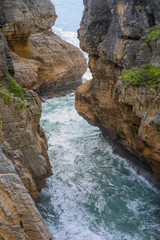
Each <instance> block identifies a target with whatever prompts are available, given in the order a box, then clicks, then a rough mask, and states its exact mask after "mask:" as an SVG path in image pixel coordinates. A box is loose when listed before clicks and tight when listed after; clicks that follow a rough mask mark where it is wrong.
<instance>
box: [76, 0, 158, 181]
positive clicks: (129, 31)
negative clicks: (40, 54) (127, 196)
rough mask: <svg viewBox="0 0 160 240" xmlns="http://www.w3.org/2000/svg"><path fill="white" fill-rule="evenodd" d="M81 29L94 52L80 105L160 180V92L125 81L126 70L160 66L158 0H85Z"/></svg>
mask: <svg viewBox="0 0 160 240" xmlns="http://www.w3.org/2000/svg"><path fill="white" fill-rule="evenodd" d="M84 5H85V11H84V15H83V19H82V22H81V27H80V30H79V39H80V42H81V48H82V49H83V50H84V51H86V52H88V53H89V54H90V61H89V66H90V69H91V72H92V74H93V80H91V81H89V82H87V83H85V84H84V85H82V86H80V87H79V88H78V90H77V93H76V109H77V111H78V113H79V114H80V115H82V116H83V117H84V118H85V119H87V121H88V122H89V123H91V124H93V125H97V126H99V127H100V128H101V130H102V131H103V133H104V134H105V135H107V136H110V137H111V138H112V139H113V141H114V140H116V141H117V142H118V143H119V144H120V145H122V146H123V147H125V149H127V150H128V151H129V152H130V153H131V154H133V155H134V156H136V158H137V159H139V161H140V162H142V163H143V162H144V164H145V163H149V165H150V166H151V168H152V170H153V173H154V176H155V177H156V178H157V179H160V133H159V131H160V129H159V121H160V95H159V94H157V92H156V90H155V89H154V88H152V89H150V90H149V89H148V88H147V87H146V88H145V87H139V86H132V85H130V84H125V83H122V81H121V80H120V76H121V73H122V71H124V70H126V69H130V68H131V67H133V66H134V67H140V66H142V65H144V64H146V63H148V62H151V64H152V65H153V66H160V57H159V54H160V46H159V44H158V40H159V38H158V35H157V36H155V37H153V39H152V41H147V37H148V33H149V32H150V27H153V26H155V25H156V24H158V23H159V22H160V14H159V13H160V11H159V9H160V5H159V1H157V0H155V1H152V2H150V1H133V0H131V1H122V0H119V1H115V0H111V1H109V0H105V1H103V0H100V1H95V0H86V1H84Z"/></svg>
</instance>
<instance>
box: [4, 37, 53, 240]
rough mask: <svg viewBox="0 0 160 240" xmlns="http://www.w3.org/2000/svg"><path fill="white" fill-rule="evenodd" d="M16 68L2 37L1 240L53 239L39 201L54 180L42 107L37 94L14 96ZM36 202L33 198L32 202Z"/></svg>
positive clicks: (28, 92)
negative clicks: (38, 208)
mask: <svg viewBox="0 0 160 240" xmlns="http://www.w3.org/2000/svg"><path fill="white" fill-rule="evenodd" d="M11 75H12V76H14V68H13V64H12V60H11V56H10V51H9V49H8V46H7V42H6V40H5V39H4V37H3V36H2V34H1V33H0V239H3V240H4V239H6V240H7V239H13V240H20V239H27V240H29V239H30V240H36V239H46V240H50V239H52V236H51V234H50V233H49V232H48V230H47V228H46V225H45V223H44V222H43V220H42V217H41V216H40V214H39V212H38V210H37V208H36V206H35V204H34V201H33V199H34V200H38V199H40V198H41V197H40V193H39V191H40V190H41V189H42V188H44V187H45V186H46V181H45V178H46V177H48V176H50V175H51V174H52V171H51V165H50V163H49V159H48V154H47V140H46V136H45V134H44V132H43V129H42V128H41V127H40V116H41V102H40V100H39V98H38V96H37V94H36V93H35V92H33V91H25V99H24V100H22V99H21V98H20V97H17V96H16V94H17V92H18V91H20V90H19V88H16V89H15V90H13V91H9V81H11V82H12V83H13V79H12V78H11ZM31 197H32V198H31Z"/></svg>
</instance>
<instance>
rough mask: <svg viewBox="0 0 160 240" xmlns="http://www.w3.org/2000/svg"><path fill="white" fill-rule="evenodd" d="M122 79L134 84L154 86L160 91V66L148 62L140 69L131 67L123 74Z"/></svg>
mask: <svg viewBox="0 0 160 240" xmlns="http://www.w3.org/2000/svg"><path fill="white" fill-rule="evenodd" d="M121 80H122V82H125V83H130V84H132V85H139V86H148V87H149V88H151V87H154V88H155V89H156V90H157V92H160V67H154V66H152V65H151V64H146V65H144V66H143V67H141V68H139V69H133V68H132V69H129V70H127V71H125V72H123V73H122V74H121Z"/></svg>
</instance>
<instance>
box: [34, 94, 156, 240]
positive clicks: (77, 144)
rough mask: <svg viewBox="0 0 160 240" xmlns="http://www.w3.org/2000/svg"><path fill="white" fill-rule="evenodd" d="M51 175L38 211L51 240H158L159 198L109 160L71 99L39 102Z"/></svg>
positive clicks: (96, 132) (105, 146) (123, 164)
mask: <svg viewBox="0 0 160 240" xmlns="http://www.w3.org/2000/svg"><path fill="white" fill-rule="evenodd" d="M41 123H42V126H43V128H44V130H45V132H46V134H47V136H48V140H49V156H50V160H51V163H52V165H53V173H54V175H53V176H52V177H50V178H49V179H48V187H47V188H46V189H44V190H43V191H42V197H43V200H42V201H41V202H40V203H38V208H39V210H40V212H41V214H42V216H43V218H44V220H45V221H46V223H47V226H48V228H49V230H50V231H51V233H52V234H53V236H54V239H55V240H83V239H85V240H158V239H160V238H159V236H160V193H158V192H157V191H156V190H154V189H153V188H152V187H151V186H150V185H149V184H148V183H147V182H146V181H145V180H144V179H143V178H142V177H139V176H137V174H136V173H135V172H134V171H133V170H132V168H130V167H129V166H128V164H127V163H126V161H125V160H124V159H122V158H119V157H117V156H115V155H114V154H113V153H112V149H111V147H110V146H109V145H108V144H107V142H106V141H104V139H103V137H102V134H101V133H100V131H99V129H98V128H96V127H93V126H90V125H89V124H88V123H87V122H86V121H85V120H84V119H83V118H81V117H80V116H79V115H78V114H77V112H76V110H75V109H74V94H71V95H67V96H65V97H60V98H54V99H50V100H47V102H45V103H43V115H42V120H41Z"/></svg>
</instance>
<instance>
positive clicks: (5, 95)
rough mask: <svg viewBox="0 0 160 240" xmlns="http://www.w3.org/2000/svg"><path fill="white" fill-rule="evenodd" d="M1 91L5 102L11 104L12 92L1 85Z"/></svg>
mask: <svg viewBox="0 0 160 240" xmlns="http://www.w3.org/2000/svg"><path fill="white" fill-rule="evenodd" d="M0 93H1V94H2V95H3V100H4V103H5V104H9V103H10V100H11V94H10V93H9V92H8V91H7V90H6V89H3V88H2V87H0Z"/></svg>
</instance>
